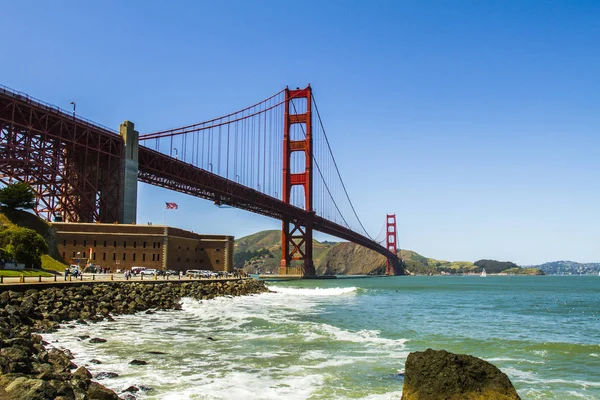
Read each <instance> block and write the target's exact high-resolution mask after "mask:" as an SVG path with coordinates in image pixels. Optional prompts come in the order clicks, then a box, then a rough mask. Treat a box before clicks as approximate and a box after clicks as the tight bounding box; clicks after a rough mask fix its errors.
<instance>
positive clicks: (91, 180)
mask: <svg viewBox="0 0 600 400" xmlns="http://www.w3.org/2000/svg"><path fill="white" fill-rule="evenodd" d="M282 144H283V146H282ZM0 158H1V160H0V181H2V182H4V183H8V182H10V181H12V180H17V181H22V182H27V183H29V184H30V185H31V186H32V187H33V189H34V191H35V192H36V195H37V196H36V201H37V207H36V210H35V211H36V213H37V214H38V215H40V216H41V217H43V218H45V219H47V220H52V219H54V220H63V221H70V222H95V221H98V222H110V223H112V222H120V223H132V222H135V219H136V212H137V182H138V181H141V182H145V183H149V184H151V185H156V186H160V187H164V188H167V189H171V190H175V191H178V192H181V193H186V194H189V195H192V196H196V197H200V198H204V199H208V200H211V201H213V202H214V203H215V204H216V205H219V206H231V207H237V208H241V209H244V210H248V211H251V212H254V213H258V214H262V215H266V216H269V217H272V218H277V219H279V220H281V221H282V260H281V264H280V269H279V273H280V274H281V275H302V276H312V275H314V274H315V268H314V265H313V257H312V237H313V231H314V230H316V231H319V232H323V233H326V234H330V235H333V236H336V237H338V238H341V239H345V240H348V241H351V242H354V243H357V244H359V245H362V246H365V247H367V248H369V249H371V250H374V251H376V252H378V253H380V254H382V255H384V256H385V257H386V258H387V260H388V262H387V268H386V272H387V273H388V274H390V275H397V274H400V273H402V268H401V266H400V261H399V260H398V258H397V257H396V223H395V216H394V218H393V224H392V223H391V222H390V221H392V219H391V218H390V217H391V216H389V215H388V218H387V220H386V226H385V232H386V234H385V239H384V241H383V243H380V242H379V241H378V240H377V239H374V238H372V237H370V236H369V234H368V233H367V231H366V230H365V228H364V226H363V224H362V222H361V221H360V219H359V217H358V215H357V213H356V210H355V207H354V205H353V203H352V201H351V199H350V196H349V195H348V192H347V190H346V187H345V185H344V181H343V180H342V177H341V174H340V171H339V169H338V167H337V164H336V161H335V158H334V156H333V152H332V150H331V147H330V144H329V141H328V139H327V135H326V132H325V128H324V125H323V121H322V119H321V115H320V113H319V109H318V107H317V104H316V102H315V99H314V96H313V94H312V89H311V87H310V86H308V87H306V88H304V89H296V90H289V89H287V88H286V89H284V90H282V91H281V92H279V93H277V94H275V95H273V96H271V97H269V98H267V99H265V100H263V101H261V102H259V103H256V104H254V105H252V106H250V107H247V108H245V109H243V110H240V111H237V112H235V113H232V114H229V115H226V116H223V117H220V118H215V119H212V120H209V121H205V122H201V123H197V124H193V125H187V126H184V127H180V128H175V129H170V130H164V131H159V132H154V133H149V134H143V135H139V134H138V132H137V131H135V130H134V125H133V123H131V122H129V121H125V122H124V123H123V124H122V125H121V127H120V132H118V133H117V132H114V131H112V130H111V129H109V128H106V127H103V126H101V125H99V124H96V123H93V122H91V121H88V120H86V119H84V118H81V117H79V116H76V115H75V114H74V113H73V114H71V113H68V112H65V111H63V110H61V109H59V108H58V107H55V106H52V105H50V104H46V103H44V102H42V101H39V100H36V99H33V98H31V97H29V96H28V95H26V94H24V93H20V92H16V91H13V90H10V89H8V88H4V87H0Z"/></svg>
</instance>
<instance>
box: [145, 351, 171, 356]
mask: <svg viewBox="0 0 600 400" xmlns="http://www.w3.org/2000/svg"><path fill="white" fill-rule="evenodd" d="M146 353H148V354H156V355H161V354H167V353H164V352H162V351H147V352H146Z"/></svg>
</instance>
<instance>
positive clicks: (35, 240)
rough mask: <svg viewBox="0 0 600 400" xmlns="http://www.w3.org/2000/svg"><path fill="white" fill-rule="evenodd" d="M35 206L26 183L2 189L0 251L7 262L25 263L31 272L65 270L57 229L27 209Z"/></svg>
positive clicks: (0, 191) (0, 202)
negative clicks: (59, 252)
mask: <svg viewBox="0 0 600 400" xmlns="http://www.w3.org/2000/svg"><path fill="white" fill-rule="evenodd" d="M34 206H35V201H34V193H33V190H31V188H30V187H29V186H28V185H26V184H24V183H14V184H10V185H7V186H5V187H4V188H2V189H0V207H1V208H0V252H1V253H2V257H1V259H2V260H3V261H2V267H3V266H4V263H6V262H16V263H20V264H25V267H26V268H28V269H45V270H48V271H61V270H64V269H65V267H66V265H65V264H64V263H63V262H62V260H61V261H57V260H60V256H59V254H58V249H57V243H56V232H55V230H54V228H53V227H52V226H51V225H50V224H48V223H46V222H45V221H43V220H42V219H40V218H39V217H37V216H36V215H34V214H33V213H31V212H28V211H25V210H31V209H33V207H34Z"/></svg>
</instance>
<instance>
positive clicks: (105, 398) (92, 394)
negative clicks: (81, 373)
mask: <svg viewBox="0 0 600 400" xmlns="http://www.w3.org/2000/svg"><path fill="white" fill-rule="evenodd" d="M87 396H88V398H89V399H94V400H119V396H118V395H117V394H116V393H115V392H113V391H112V390H110V389H108V388H106V387H105V386H103V385H101V384H99V383H98V382H94V381H92V382H91V383H90V387H89V388H88V390H87Z"/></svg>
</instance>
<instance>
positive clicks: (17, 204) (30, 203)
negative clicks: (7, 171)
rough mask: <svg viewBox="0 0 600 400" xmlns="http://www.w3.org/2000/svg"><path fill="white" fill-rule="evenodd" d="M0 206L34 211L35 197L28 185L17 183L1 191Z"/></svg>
mask: <svg viewBox="0 0 600 400" xmlns="http://www.w3.org/2000/svg"><path fill="white" fill-rule="evenodd" d="M0 204H2V205H3V206H4V207H7V208H13V209H14V208H24V209H30V210H31V209H33V208H34V207H35V195H34V193H33V189H31V186H29V185H28V184H26V183H22V182H17V183H13V184H10V185H7V186H6V187H4V188H2V189H0Z"/></svg>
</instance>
